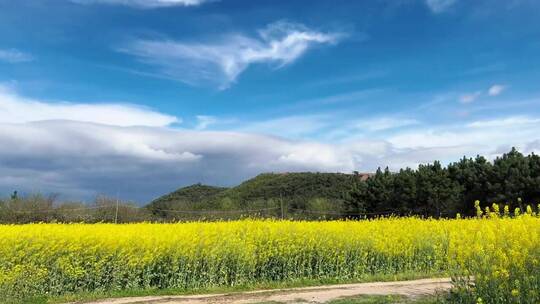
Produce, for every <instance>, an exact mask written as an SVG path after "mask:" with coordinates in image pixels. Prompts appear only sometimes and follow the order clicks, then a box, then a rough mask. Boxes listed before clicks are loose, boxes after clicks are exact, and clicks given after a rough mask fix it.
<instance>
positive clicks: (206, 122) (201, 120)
mask: <svg viewBox="0 0 540 304" xmlns="http://www.w3.org/2000/svg"><path fill="white" fill-rule="evenodd" d="M217 122H218V119H217V118H216V117H214V116H209V115H197V125H196V126H195V129H197V130H204V129H206V128H208V127H209V126H210V125H213V124H215V123H217Z"/></svg>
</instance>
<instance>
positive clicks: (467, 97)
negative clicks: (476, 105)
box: [459, 91, 482, 103]
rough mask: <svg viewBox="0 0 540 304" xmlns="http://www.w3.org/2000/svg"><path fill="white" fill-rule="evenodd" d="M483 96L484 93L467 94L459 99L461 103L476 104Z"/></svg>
mask: <svg viewBox="0 0 540 304" xmlns="http://www.w3.org/2000/svg"><path fill="white" fill-rule="evenodd" d="M481 95H482V91H476V92H473V93H467V94H464V95H461V96H460V97H459V101H460V102H461V103H471V102H474V101H475V100H476V99H478V97H480V96H481Z"/></svg>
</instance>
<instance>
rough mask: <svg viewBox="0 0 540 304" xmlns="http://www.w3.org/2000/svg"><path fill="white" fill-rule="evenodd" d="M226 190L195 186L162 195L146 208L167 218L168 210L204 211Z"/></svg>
mask: <svg viewBox="0 0 540 304" xmlns="http://www.w3.org/2000/svg"><path fill="white" fill-rule="evenodd" d="M226 189H227V188H222V187H214V186H207V185H201V184H195V185H191V186H187V187H183V188H180V189H178V190H176V191H173V192H171V193H169V194H166V195H163V196H161V197H159V198H157V199H155V200H153V201H152V202H151V203H150V204H148V205H147V208H148V209H149V210H150V211H152V213H153V214H155V215H158V216H161V217H169V213H170V212H168V210H205V209H206V208H205V207H207V205H208V203H209V202H210V201H213V200H214V198H215V197H216V195H218V194H220V193H222V192H223V191H225V190H226Z"/></svg>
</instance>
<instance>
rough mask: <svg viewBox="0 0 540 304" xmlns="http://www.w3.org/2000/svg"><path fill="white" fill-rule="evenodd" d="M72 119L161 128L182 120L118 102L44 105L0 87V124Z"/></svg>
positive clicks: (5, 87)
mask: <svg viewBox="0 0 540 304" xmlns="http://www.w3.org/2000/svg"><path fill="white" fill-rule="evenodd" d="M42 120H73V121H84V122H93V123H100V124H107V125H116V126H153V127H164V126H168V125H170V124H173V123H179V122H180V121H181V120H180V119H179V118H177V117H175V116H171V115H167V114H162V113H158V112H155V111H153V110H151V109H148V108H144V107H140V106H136V105H130V104H120V103H106V104H84V103H70V102H45V101H40V100H35V99H31V98H26V97H22V96H20V95H18V94H17V93H16V92H15V91H14V90H13V89H12V88H9V87H8V86H3V85H0V123H24V122H32V121H42Z"/></svg>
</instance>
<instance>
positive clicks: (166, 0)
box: [71, 0, 216, 8]
mask: <svg viewBox="0 0 540 304" xmlns="http://www.w3.org/2000/svg"><path fill="white" fill-rule="evenodd" d="M210 1H216V0H71V2H74V3H79V4H110V5H124V6H130V7H135V8H159V7H172V6H197V5H201V4H203V3H205V2H210Z"/></svg>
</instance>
